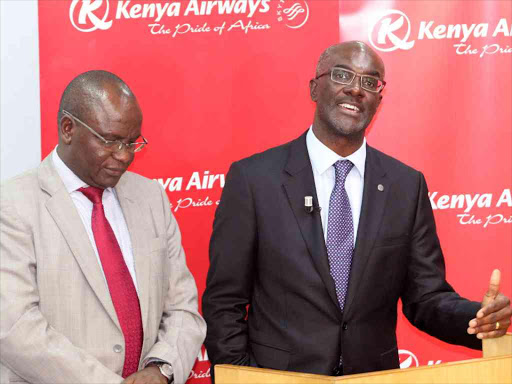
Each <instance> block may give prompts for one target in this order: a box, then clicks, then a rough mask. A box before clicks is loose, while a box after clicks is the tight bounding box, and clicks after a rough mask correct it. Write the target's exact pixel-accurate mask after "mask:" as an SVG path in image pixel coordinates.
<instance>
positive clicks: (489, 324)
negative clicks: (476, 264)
mask: <svg viewBox="0 0 512 384" xmlns="http://www.w3.org/2000/svg"><path fill="white" fill-rule="evenodd" d="M500 278H501V273H500V271H499V270H498V269H495V270H494V271H492V275H491V281H490V283H489V289H488V290H487V292H486V293H485V295H484V299H483V300H482V308H481V309H480V310H479V311H478V312H477V314H476V318H474V319H472V320H471V321H470V322H469V328H468V333H469V334H471V335H476V337H478V338H479V339H490V338H493V337H500V336H503V335H504V334H505V333H507V329H508V327H509V326H510V318H511V317H512V309H511V308H510V300H509V298H508V297H506V296H505V295H503V294H502V293H500Z"/></svg>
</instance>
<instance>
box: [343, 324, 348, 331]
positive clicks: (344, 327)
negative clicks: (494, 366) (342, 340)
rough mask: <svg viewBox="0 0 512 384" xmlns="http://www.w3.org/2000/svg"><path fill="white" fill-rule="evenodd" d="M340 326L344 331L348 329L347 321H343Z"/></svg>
mask: <svg viewBox="0 0 512 384" xmlns="http://www.w3.org/2000/svg"><path fill="white" fill-rule="evenodd" d="M342 328H343V330H344V331H346V330H347V329H348V324H347V323H343V326H342Z"/></svg>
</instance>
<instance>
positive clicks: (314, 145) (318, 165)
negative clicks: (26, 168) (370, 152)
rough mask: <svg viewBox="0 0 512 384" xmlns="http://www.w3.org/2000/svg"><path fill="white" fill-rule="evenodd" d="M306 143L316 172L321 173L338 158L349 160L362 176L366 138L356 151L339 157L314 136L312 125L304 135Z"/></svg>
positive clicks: (362, 176)
mask: <svg viewBox="0 0 512 384" xmlns="http://www.w3.org/2000/svg"><path fill="white" fill-rule="evenodd" d="M306 145H307V148H308V153H309V158H310V159H311V166H312V167H313V169H314V170H315V171H316V172H317V173H318V174H320V175H321V174H323V173H324V172H325V171H327V170H328V169H329V168H330V167H331V166H332V165H333V164H334V163H335V162H337V161H338V160H350V161H351V162H352V163H353V164H354V167H355V168H356V170H357V171H358V172H359V175H360V176H361V178H364V169H365V163H366V138H364V139H363V144H362V145H361V146H360V147H359V149H358V150H357V151H355V152H354V153H352V154H350V155H348V156H347V157H341V156H340V155H338V154H337V153H336V152H334V151H333V150H332V149H330V148H328V147H327V146H326V145H325V144H324V143H322V142H321V141H320V140H318V138H317V137H316V136H315V134H314V132H313V126H311V127H310V128H309V131H308V133H307V135H306Z"/></svg>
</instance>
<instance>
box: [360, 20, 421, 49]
mask: <svg viewBox="0 0 512 384" xmlns="http://www.w3.org/2000/svg"><path fill="white" fill-rule="evenodd" d="M391 15H399V16H400V17H399V18H398V19H396V20H395V21H393V17H391ZM404 21H407V33H406V34H405V36H404V38H399V37H398V36H397V35H396V34H395V32H398V31H400V30H401V29H402V27H403V26H404ZM377 25H380V28H379V31H378V34H377V43H374V41H373V31H374V29H375V27H376V26H377ZM410 35H411V22H410V21H409V18H408V17H407V16H406V15H405V14H404V13H403V12H401V11H397V10H390V11H388V12H386V13H385V14H384V15H382V16H381V17H380V18H379V19H378V20H377V22H376V23H375V24H374V25H373V28H372V29H371V30H370V33H369V40H370V42H371V44H372V45H373V46H374V47H375V48H376V49H378V50H380V51H383V52H391V51H394V50H397V49H403V50H408V49H411V48H412V47H414V41H407V40H408V39H409V36H410ZM386 39H388V40H389V42H390V43H391V44H392V45H393V46H391V47H385V46H386V45H387V44H388V42H387V41H386Z"/></svg>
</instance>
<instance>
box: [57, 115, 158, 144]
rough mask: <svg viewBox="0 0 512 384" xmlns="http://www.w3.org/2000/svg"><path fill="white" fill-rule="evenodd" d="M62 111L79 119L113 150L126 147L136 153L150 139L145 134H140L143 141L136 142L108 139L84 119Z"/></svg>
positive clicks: (74, 118)
mask: <svg viewBox="0 0 512 384" xmlns="http://www.w3.org/2000/svg"><path fill="white" fill-rule="evenodd" d="M62 113H63V114H64V115H66V116H67V117H69V118H70V119H72V120H76V121H78V122H79V123H80V124H82V125H83V126H84V127H85V128H87V129H88V130H89V131H90V132H91V133H92V134H93V135H94V136H96V137H97V138H98V139H100V140H101V142H102V143H103V146H104V147H105V148H107V149H109V150H111V151H113V152H119V151H121V150H122V149H123V148H126V149H127V150H128V152H131V153H135V152H139V151H140V150H141V149H142V148H144V146H145V145H146V144H148V141H147V140H146V139H145V138H144V136H142V135H140V138H141V139H142V140H143V141H139V142H135V143H123V142H122V141H119V140H107V139H105V138H104V137H103V136H101V135H100V134H99V133H98V132H96V131H95V130H94V129H92V128H91V127H89V126H88V125H87V124H85V123H84V122H83V121H82V120H80V119H79V118H78V117H75V116H73V115H72V114H71V113H69V112H68V111H66V110H64V109H63V110H62Z"/></svg>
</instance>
